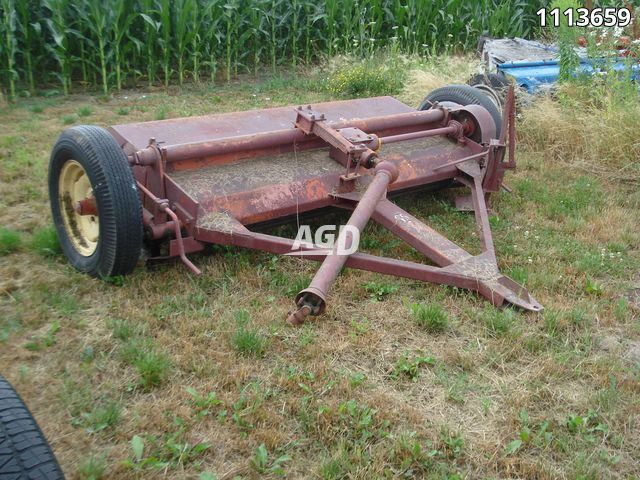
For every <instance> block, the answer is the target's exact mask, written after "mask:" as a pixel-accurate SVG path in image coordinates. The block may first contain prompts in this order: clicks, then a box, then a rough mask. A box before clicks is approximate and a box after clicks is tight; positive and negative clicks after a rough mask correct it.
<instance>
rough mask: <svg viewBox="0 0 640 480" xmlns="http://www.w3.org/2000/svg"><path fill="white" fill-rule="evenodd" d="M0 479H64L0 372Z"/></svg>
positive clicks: (27, 414)
mask: <svg viewBox="0 0 640 480" xmlns="http://www.w3.org/2000/svg"><path fill="white" fill-rule="evenodd" d="M0 480H64V475H63V474H62V470H61V469H60V465H58V461H57V460H56V457H55V456H54V455H53V452H52V451H51V447H49V444H48V443H47V440H46V439H45V438H44V435H42V431H41V430H40V427H38V424H37V423H36V421H35V420H34V419H33V417H32V416H31V413H29V410H28V409H27V407H26V405H25V404H24V402H23V401H22V399H21V398H20V396H19V395H18V394H17V393H16V391H15V390H14V389H13V388H12V387H11V385H10V384H9V382H7V381H6V380H5V379H4V377H2V376H1V375H0Z"/></svg>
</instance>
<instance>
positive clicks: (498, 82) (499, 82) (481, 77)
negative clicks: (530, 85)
mask: <svg viewBox="0 0 640 480" xmlns="http://www.w3.org/2000/svg"><path fill="white" fill-rule="evenodd" d="M467 83H468V84H469V85H471V86H472V87H473V86H474V85H488V86H490V87H491V88H493V89H494V90H496V91H499V90H506V89H508V88H509V86H510V85H511V82H509V80H508V79H507V77H505V76H504V75H499V74H497V73H477V74H475V75H474V76H472V77H471V78H470V79H469V81H468V82H467Z"/></svg>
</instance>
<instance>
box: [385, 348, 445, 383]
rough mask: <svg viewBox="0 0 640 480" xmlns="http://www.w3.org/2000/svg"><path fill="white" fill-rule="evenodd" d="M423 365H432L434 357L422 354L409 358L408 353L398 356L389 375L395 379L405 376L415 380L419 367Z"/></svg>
mask: <svg viewBox="0 0 640 480" xmlns="http://www.w3.org/2000/svg"><path fill="white" fill-rule="evenodd" d="M423 365H428V366H433V365H435V359H434V358H433V357H424V356H417V357H413V358H410V357H409V355H408V354H405V355H404V356H402V357H400V358H399V359H398V361H397V362H396V363H395V365H394V366H393V370H392V373H391V376H392V377H393V378H395V379H399V378H401V377H407V378H409V379H410V380H411V381H413V382H415V381H416V380H417V379H418V374H419V373H420V367H422V366H423Z"/></svg>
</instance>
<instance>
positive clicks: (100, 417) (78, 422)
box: [72, 402, 121, 433]
mask: <svg viewBox="0 0 640 480" xmlns="http://www.w3.org/2000/svg"><path fill="white" fill-rule="evenodd" d="M120 410H121V408H120V405H119V404H118V403H116V402H107V403H105V404H103V405H97V406H96V407H95V408H93V410H91V411H89V412H83V413H82V414H81V415H80V417H77V418H74V420H73V421H72V424H73V425H74V426H80V427H84V429H85V430H86V431H87V433H97V432H100V431H102V430H105V429H107V428H111V427H113V426H114V425H116V424H117V423H118V420H119V419H120Z"/></svg>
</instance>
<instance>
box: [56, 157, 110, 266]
mask: <svg viewBox="0 0 640 480" xmlns="http://www.w3.org/2000/svg"><path fill="white" fill-rule="evenodd" d="M58 196H59V197H58V200H59V202H60V212H61V213H62V218H63V220H64V228H65V230H66V232H67V237H69V240H71V243H72V245H73V247H74V248H75V249H76V251H77V252H78V253H79V254H80V255H83V256H85V257H89V256H91V255H92V254H93V253H94V252H95V251H96V248H97V247H98V237H99V236H100V220H99V218H98V215H80V214H79V213H78V212H76V210H75V205H76V204H77V203H78V202H79V201H80V200H84V199H85V198H87V197H91V196H93V187H92V186H91V181H90V180H89V176H88V175H87V172H86V171H85V170H84V168H83V167H82V165H80V164H79V163H78V162H77V161H75V160H67V162H65V164H64V165H63V166H62V170H61V171H60V179H59V184H58Z"/></svg>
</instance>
